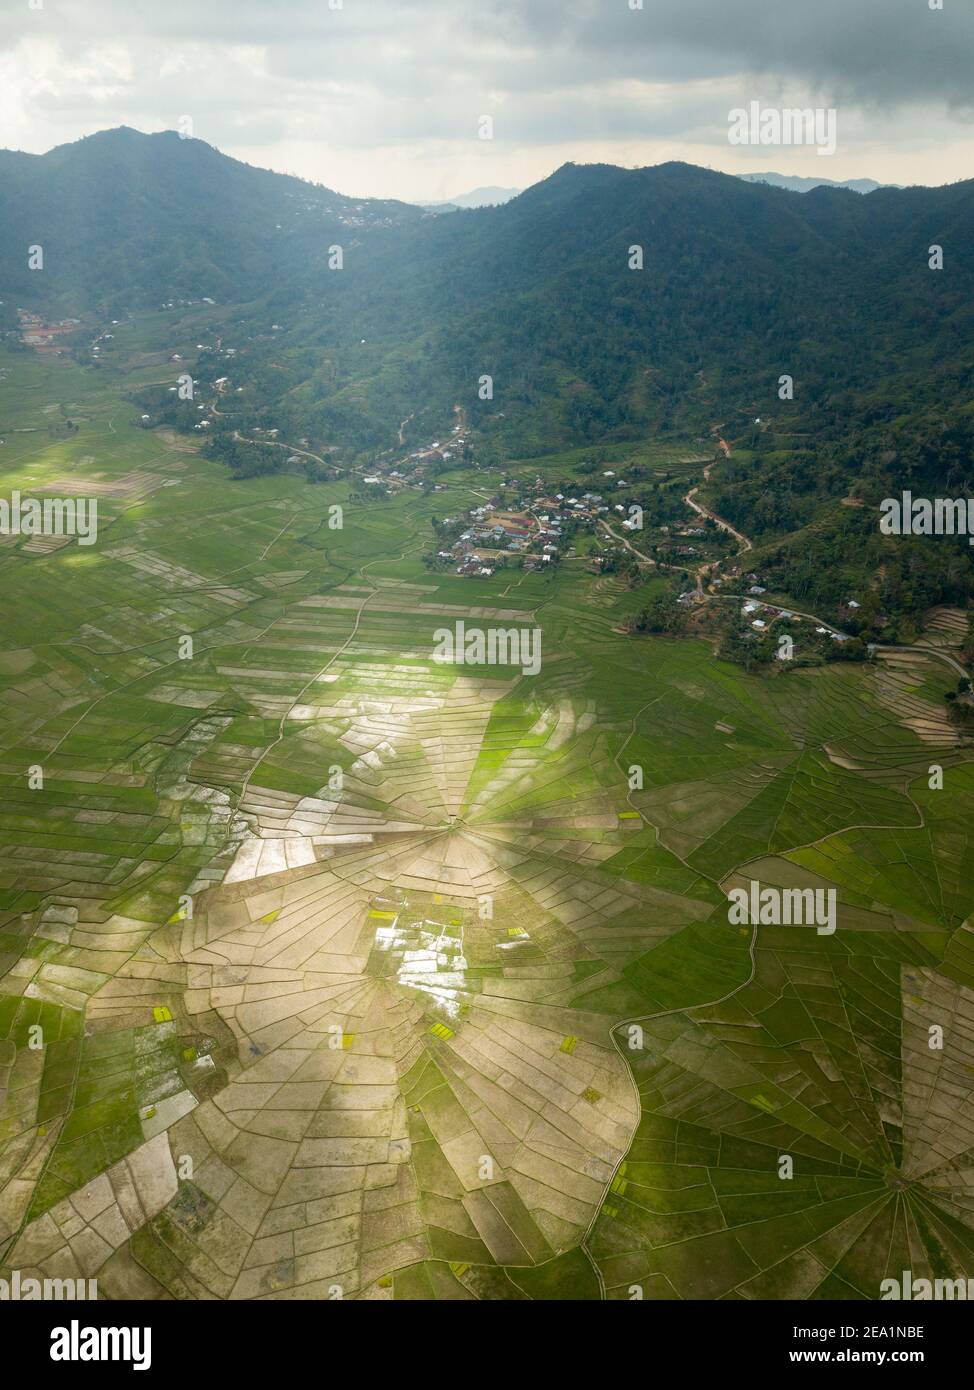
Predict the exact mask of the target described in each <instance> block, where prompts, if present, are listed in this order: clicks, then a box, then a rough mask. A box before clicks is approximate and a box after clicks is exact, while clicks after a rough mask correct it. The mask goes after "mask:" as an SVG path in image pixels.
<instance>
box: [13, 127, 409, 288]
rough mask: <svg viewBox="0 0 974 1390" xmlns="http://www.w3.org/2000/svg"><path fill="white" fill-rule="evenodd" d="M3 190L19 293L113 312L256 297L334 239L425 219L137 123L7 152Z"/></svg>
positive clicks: (313, 259) (317, 257)
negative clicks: (38, 261)
mask: <svg viewBox="0 0 974 1390" xmlns="http://www.w3.org/2000/svg"><path fill="white" fill-rule="evenodd" d="M0 188H2V190H3V197H2V199H0V248H2V254H3V264H4V284H5V287H6V289H7V291H8V292H9V293H11V294H15V295H16V296H17V297H18V300H25V301H27V302H34V301H37V300H43V301H46V302H52V301H54V300H56V299H58V297H61V298H62V299H63V301H64V303H65V306H68V305H70V306H73V307H77V308H83V307H85V306H86V305H88V306H90V305H92V304H99V305H101V306H102V307H103V308H104V310H105V311H106V312H110V311H112V310H115V311H117V310H120V309H122V308H129V307H132V306H134V305H145V304H150V303H151V304H156V303H158V302H159V301H161V300H164V299H168V298H171V297H187V298H190V297H199V296H202V295H208V296H210V297H211V298H214V299H217V300H220V301H227V300H234V301H239V300H241V299H247V298H250V297H252V296H254V295H256V294H259V293H260V292H261V289H262V288H264V287H266V285H267V283H268V280H269V279H273V278H274V277H275V276H277V275H279V274H280V272H281V269H282V268H283V269H284V271H285V273H286V271H287V265H288V264H290V263H294V262H295V261H298V262H301V263H305V264H307V265H308V266H309V267H313V266H315V265H319V264H320V263H321V261H322V259H323V258H324V257H325V256H326V255H327V247H328V245H329V244H331V243H332V242H334V241H335V240H341V239H342V238H347V237H348V236H349V235H358V234H359V233H360V232H361V231H362V230H364V229H365V228H368V227H374V226H381V225H385V226H393V225H401V224H403V223H406V222H408V221H410V220H415V219H417V218H420V217H422V216H423V214H422V212H421V211H420V210H419V209H417V208H413V207H410V206H409V205H408V204H406V203H398V202H394V201H383V200H378V199H369V198H346V197H343V196H342V195H341V194H338V193H335V192H333V191H332V190H331V189H328V188H324V187H322V186H321V185H319V184H311V183H307V182H305V181H304V180H301V179H297V178H292V177H290V176H288V175H285V174H276V173H271V172H270V171H268V170H266V169H255V168H253V167H252V166H250V165H249V164H243V163H241V162H240V161H239V160H236V159H231V158H229V157H227V156H226V155H223V154H221V153H220V152H219V151H217V150H215V149H213V148H212V146H210V145H207V144H205V143H204V142H203V141H202V140H191V139H182V138H181V137H180V136H179V135H177V134H176V133H175V132H173V131H166V132H163V133H161V134H155V135H143V134H141V133H140V132H139V131H135V130H131V129H128V128H127V127H121V128H119V129H117V130H108V131H102V132H100V133H99V134H97V135H91V136H89V137H88V138H86V139H84V140H79V141H77V142H75V143H73V144H70V145H60V146H58V147H57V148H55V149H52V150H50V151H48V153H47V154H44V155H29V154H22V153H19V152H13V151H2V152H0ZM31 245H40V246H42V248H43V253H44V266H43V270H42V271H33V272H31V271H29V270H28V268H27V248H28V246H31ZM285 246H286V247H287V254H286V256H285V255H284V247H285Z"/></svg>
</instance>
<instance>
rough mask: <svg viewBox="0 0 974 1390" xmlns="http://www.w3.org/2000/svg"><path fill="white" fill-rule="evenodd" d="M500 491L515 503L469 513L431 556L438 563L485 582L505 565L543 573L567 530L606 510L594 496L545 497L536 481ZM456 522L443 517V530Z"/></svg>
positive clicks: (496, 501)
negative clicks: (452, 537)
mask: <svg viewBox="0 0 974 1390" xmlns="http://www.w3.org/2000/svg"><path fill="white" fill-rule="evenodd" d="M504 486H505V490H506V492H507V493H508V494H511V495H513V496H516V501H515V502H513V503H512V502H510V501H508V500H506V499H505V498H502V497H500V496H498V497H494V498H493V499H491V500H490V501H488V502H485V503H484V504H483V506H480V507H474V508H472V509H471V510H470V511H469V512H467V514H466V516H465V517H464V518H463V522H462V523H461V524H463V525H464V526H465V528H466V529H465V530H463V531H462V532H461V534H460V535H459V536H458V538H457V539H456V541H454V543H453V544H452V546H451V547H450V549H448V550H447V549H441V550H439V551H438V552H437V555H438V558H439V559H441V560H453V561H455V562H456V572H457V574H462V575H479V576H483V577H489V576H490V575H492V574H493V573H494V570H495V569H496V568H497V566H498V565H502V564H508V563H511V562H516V563H517V564H518V565H519V566H520V567H521V568H522V569H526V570H540V569H543V568H544V566H545V565H549V564H550V563H551V562H552V560H554V558H555V557H556V556H557V555H558V554H559V553H560V552H561V551H562V550H563V549H564V548H565V546H566V544H567V533H568V528H569V527H570V526H574V525H577V524H578V523H579V522H583V523H584V522H589V523H593V524H594V521H595V519H596V517H597V516H598V515H599V514H600V513H602V512H607V511H608V510H609V508H608V507H607V506H606V505H605V504H604V503H603V500H602V497H601V496H600V494H598V493H595V492H586V493H583V494H582V495H581V496H580V497H566V496H565V495H564V494H563V493H560V492H558V493H554V494H549V493H548V492H547V491H546V489H545V485H544V484H543V483H542V480H541V479H540V478H538V479H536V481H535V484H534V486H533V488H532V487H530V486H529V487H527V488H525V487H523V486H522V485H521V484H520V483H519V481H518V480H517V479H508V480H507V482H506V483H505V485H504ZM457 522H458V519H456V518H451V517H447V518H446V519H445V521H444V523H443V525H444V527H446V528H449V527H450V526H451V525H456V524H457Z"/></svg>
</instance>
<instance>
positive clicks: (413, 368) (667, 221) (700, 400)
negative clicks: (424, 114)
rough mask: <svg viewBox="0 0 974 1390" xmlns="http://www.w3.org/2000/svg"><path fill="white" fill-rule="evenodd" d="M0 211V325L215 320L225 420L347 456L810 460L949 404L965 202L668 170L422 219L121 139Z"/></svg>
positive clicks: (31, 162) (960, 369)
mask: <svg viewBox="0 0 974 1390" xmlns="http://www.w3.org/2000/svg"><path fill="white" fill-rule="evenodd" d="M0 189H2V191H3V197H2V199H0V207H2V209H3V211H2V213H0V258H2V262H3V265H4V283H5V285H7V286H8V287H9V291H10V293H12V294H15V295H16V296H17V297H18V299H17V302H21V299H23V302H33V303H42V304H43V303H50V304H55V305H59V306H63V305H64V304H66V303H68V302H70V303H72V304H75V305H76V306H78V307H79V308H80V309H83V310H85V311H86V312H87V313H88V314H89V315H94V316H95V317H96V318H97V316H98V315H104V314H106V313H108V312H112V316H115V317H117V316H118V314H119V311H120V310H122V309H126V310H130V309H132V308H133V307H138V306H141V305H153V306H157V305H158V304H159V302H160V301H161V300H164V299H169V298H172V297H173V296H177V295H178V296H181V297H186V298H191V297H199V296H202V295H208V296H210V297H211V298H213V299H216V300H217V301H219V302H220V303H221V304H225V305H229V306H232V307H233V313H234V325H235V328H234V341H235V344H236V348H237V354H236V360H235V363H234V371H235V374H236V377H237V379H238V381H243V382H249V383H250V384H251V385H252V387H253V388H254V389H252V390H250V391H247V392H245V393H243V394H244V400H245V401H246V405H244V404H243V403H241V404H240V406H239V410H240V411H241V412H244V411H245V412H246V415H241V417H240V420H241V422H242V423H259V424H262V425H269V424H272V423H273V424H274V425H277V426H279V427H281V428H282V429H284V428H286V429H287V430H289V431H290V430H296V431H297V432H298V434H299V435H305V434H309V432H310V433H313V434H314V435H315V437H316V438H317V439H319V440H324V441H327V442H329V443H334V444H337V445H339V446H340V447H341V448H343V449H347V450H352V451H367V450H372V449H376V448H386V447H391V446H393V445H394V444H395V443H396V440H397V431H398V422H399V421H400V420H404V419H406V418H407V417H412V421H413V423H412V425H411V427H410V428H411V430H412V431H413V433H414V437H421V432H422V431H423V430H425V429H429V430H430V431H436V430H439V429H441V428H442V427H443V425H444V423H445V422H447V421H448V420H450V419H451V418H452V411H453V407H454V405H456V404H460V405H461V406H462V407H463V408H464V409H465V411H466V412H467V416H468V418H469V420H470V422H471V424H472V425H473V426H474V427H475V428H477V429H478V431H479V432H480V436H481V439H482V442H483V447H484V449H485V451H486V452H487V453H488V455H489V454H490V453H491V452H493V453H495V454H497V455H510V454H511V453H515V454H518V453H520V454H522V455H523V454H526V453H541V452H545V451H551V450H552V449H555V448H561V447H564V446H570V445H577V444H586V443H589V442H593V441H599V440H603V441H604V440H613V439H616V440H620V439H626V438H638V437H642V436H645V435H646V434H647V433H652V432H660V431H675V430H680V431H687V430H692V431H694V432H695V433H699V432H700V430H701V429H706V428H709V426H710V425H711V424H713V423H715V422H720V421H725V420H731V421H736V422H738V423H739V424H740V426H741V427H742V428H743V427H744V426H745V425H746V426H747V427H748V428H750V421H751V419H752V418H757V417H761V418H763V419H764V420H765V422H767V420H768V419H769V418H774V417H792V418H795V417H798V416H800V417H801V419H802V426H801V428H802V430H804V431H805V432H806V433H807V431H808V430H810V429H814V430H815V431H817V432H818V435H819V437H824V435H823V432H825V433H828V432H833V433H835V432H839V431H842V430H846V431H848V429H849V428H850V427H851V426H852V425H854V424H857V423H859V422H862V421H869V420H877V421H881V420H884V419H888V420H892V419H895V418H897V417H898V416H901V415H903V414H904V412H906V411H914V412H915V411H917V410H921V409H931V408H938V409H939V408H943V409H947V408H951V407H957V406H958V404H959V403H962V402H964V401H966V400H968V399H969V398H970V383H971V379H972V331H971V330H972V325H974V317H972V316H974V309H972V300H974V294H972V291H974V183H971V182H964V183H958V184H955V185H952V186H947V187H943V188H908V189H895V188H880V189H877V190H876V191H875V192H873V193H871V194H870V195H869V197H868V198H859V197H856V198H851V197H850V196H849V194H848V192H847V191H846V190H844V189H839V188H830V187H818V188H815V189H813V190H812V191H810V192H809V193H807V194H806V195H804V196H803V197H801V198H794V197H791V196H790V195H789V194H788V192H786V191H785V190H783V189H781V188H775V187H771V186H769V185H768V184H766V183H754V182H751V181H748V180H745V179H740V178H737V177H733V176H730V175H726V174H721V173H716V172H713V171H710V170H705V169H700V168H696V167H694V166H692V165H688V164H682V163H668V164H662V165H658V166H656V167H653V168H648V169H620V168H616V167H614V166H611V165H576V164H566V165H564V166H563V167H562V168H560V169H558V170H557V171H556V172H555V173H554V174H552V175H551V176H550V177H549V178H547V179H544V180H543V181H542V182H540V183H538V184H535V185H534V186H533V187H531V188H529V189H527V190H526V191H525V192H523V193H521V194H520V195H519V196H518V197H516V198H514V199H512V200H510V201H508V202H506V203H504V204H501V205H499V206H491V207H483V208H471V209H461V210H459V211H457V212H455V213H451V214H450V215H449V216H438V215H433V214H429V213H424V212H423V211H422V210H421V209H418V208H414V207H411V206H410V205H408V204H404V203H397V202H389V201H380V200H369V199H358V200H356V199H349V198H345V197H343V196H342V195H340V194H337V193H335V192H333V191H332V190H329V189H325V188H321V187H319V186H317V185H312V184H308V183H305V182H303V181H301V180H298V179H293V178H290V177H287V176H284V175H279V174H273V173H269V172H267V171H264V170H259V169H253V168H251V167H250V166H248V165H245V164H242V163H240V162H238V161H236V160H233V159H228V158H227V157H226V156H224V155H222V154H220V153H219V152H218V151H216V150H214V149H212V148H211V147H210V146H208V145H206V144H203V143H202V142H200V141H193V140H188V141H183V140H180V139H179V137H178V136H176V135H174V134H171V133H170V134H165V135H152V136H145V135H140V134H138V133H137V132H135V131H130V130H124V129H123V130H118V131H111V132H105V133H103V134H101V135H98V136H92V137H90V138H89V139H87V140H82V141H79V142H78V143H77V144H74V145H68V146H62V147H60V148H58V149H56V150H52V151H51V152H50V153H49V154H47V155H44V156H32V155H23V154H15V153H5V154H4V155H3V156H2V157H0ZM34 243H41V244H43V246H44V251H45V268H44V271H43V272H33V273H31V272H28V271H27V269H26V255H25V252H26V247H27V246H28V245H30V244H34ZM336 243H337V244H339V245H341V247H342V249H343V257H344V263H343V268H342V271H341V273H330V272H329V268H328V262H329V247H330V246H332V245H334V244H336ZM933 243H938V244H941V245H943V246H944V248H945V254H946V262H945V264H946V268H945V270H943V271H940V272H934V271H931V270H930V269H929V268H928V248H929V247H930V246H931V245H932V244H933ZM632 247H641V248H642V255H643V269H641V270H635V269H631V268H630V259H631V254H632V253H631V251H630V248H632ZM28 296H32V298H31V299H30V300H28V298H27V297H28ZM271 323H279V324H283V325H284V331H282V332H280V333H278V334H276V335H275V337H274V342H275V348H274V354H273V356H274V371H269V370H268V364H267V357H268V353H267V341H268V331H269V327H270V324H271ZM219 365H220V364H209V363H207V362H205V361H204V362H203V363H201V370H202V371H204V372H205V371H207V370H209V369H210V367H211V366H212V368H213V371H214V373H215V374H216V375H219V374H221V373H220V372H219V371H217V367H218V366H219ZM223 365H224V366H225V364H223ZM782 375H789V376H791V377H792V378H793V379H794V383H795V399H794V401H793V402H787V403H782V402H780V401H779V399H778V394H777V388H778V380H779V377H780V376H782ZM486 377H490V378H491V380H492V385H493V395H492V397H491V398H489V399H482V398H481V396H482V392H483V391H485V389H486V388H484V387H482V382H483V379H484V378H486ZM728 428H730V426H728Z"/></svg>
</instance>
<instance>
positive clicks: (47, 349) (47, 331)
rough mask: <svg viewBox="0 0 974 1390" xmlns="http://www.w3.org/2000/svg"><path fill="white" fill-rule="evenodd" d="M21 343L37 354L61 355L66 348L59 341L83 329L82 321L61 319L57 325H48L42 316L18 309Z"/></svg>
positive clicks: (28, 310)
mask: <svg viewBox="0 0 974 1390" xmlns="http://www.w3.org/2000/svg"><path fill="white" fill-rule="evenodd" d="M17 318H18V320H19V323H20V341H21V342H22V343H25V344H26V345H27V347H32V348H34V349H36V351H37V352H43V353H48V354H50V355H52V356H56V355H60V354H61V353H63V352H64V348H63V347H62V346H60V344H59V342H58V340H59V339H60V338H63V337H65V336H66V335H67V334H70V333H77V331H78V329H79V328H80V327H81V320H80V319H59V320H58V321H57V323H46V322H45V321H44V319H43V318H42V317H41V316H40V314H35V313H33V312H32V311H31V310H30V309H18V310H17Z"/></svg>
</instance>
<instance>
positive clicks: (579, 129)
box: [0, 0, 974, 177]
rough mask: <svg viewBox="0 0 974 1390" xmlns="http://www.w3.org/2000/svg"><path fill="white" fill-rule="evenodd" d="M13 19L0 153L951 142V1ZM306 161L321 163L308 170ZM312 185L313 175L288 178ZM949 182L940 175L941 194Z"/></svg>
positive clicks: (963, 112)
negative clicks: (768, 105) (768, 111)
mask: <svg viewBox="0 0 974 1390" xmlns="http://www.w3.org/2000/svg"><path fill="white" fill-rule="evenodd" d="M334 3H336V0H331V3H329V0H287V3H283V4H281V3H278V4H271V3H268V0H207V3H206V4H199V3H198V0H168V3H166V4H160V3H159V2H158V0H44V5H43V8H42V9H40V10H32V9H30V8H29V6H28V4H27V0H16V3H8V5H7V7H6V8H5V9H4V11H3V13H2V14H0V78H3V79H4V86H5V88H6V92H5V95H4V96H2V97H0V113H2V115H3V120H4V124H5V126H6V128H7V138H6V139H5V141H4V143H9V144H11V145H17V146H19V147H21V148H28V149H35V150H40V149H44V148H47V147H48V146H49V145H51V144H53V143H57V142H58V141H60V140H69V139H74V138H76V137H77V136H79V135H81V134H84V133H87V132H89V131H91V130H94V129H98V128H102V127H104V126H110V125H115V124H121V123H125V124H130V125H136V126H139V127H141V128H145V129H159V128H164V127H167V126H173V125H175V123H176V121H177V119H178V118H179V116H180V115H183V114H190V115H192V116H193V118H194V123H195V129H196V133H197V134H198V135H200V136H201V137H202V138H203V139H207V140H210V141H211V142H212V143H214V144H217V145H219V146H221V147H222V148H227V149H230V150H231V151H232V150H234V149H240V148H246V149H247V150H248V151H249V152H250V154H251V155H259V152H260V151H261V150H264V151H266V152H267V162H268V163H273V162H274V152H275V151H281V150H284V149H285V148H287V147H291V148H293V149H297V148H301V149H305V150H306V149H308V148H309V147H315V148H318V149H320V150H322V151H327V152H328V153H329V154H330V155H331V156H333V157H335V158H338V157H339V156H340V155H341V153H342V152H345V153H346V154H347V155H351V154H354V153H355V152H359V153H361V154H363V155H364V154H365V153H366V152H368V151H378V150H380V149H381V150H385V151H389V150H392V149H395V148H397V147H399V148H402V149H408V150H409V151H410V153H411V155H412V156H413V157H415V156H416V152H417V151H419V152H420V157H422V151H423V150H427V151H428V152H429V153H430V155H431V157H432V156H433V155H435V156H436V157H438V158H440V157H442V156H443V153H444V151H445V150H447V149H449V148H450V147H456V148H457V149H458V150H462V149H466V147H467V146H468V145H469V144H470V142H471V141H473V140H475V138H476V121H477V117H478V116H479V115H480V114H481V113H482V112H490V113H491V114H492V115H493V116H494V118H495V122H496V133H497V140H498V142H502V141H505V142H508V144H509V145H516V146H518V147H520V148H524V147H535V148H538V149H541V148H544V147H551V148H552V149H554V148H557V149H559V150H561V149H563V148H564V147H565V146H566V145H570V144H571V143H572V142H582V143H587V144H591V142H593V141H596V142H602V143H603V144H605V143H606V142H608V144H610V145H611V144H612V142H620V141H621V142H630V143H631V142H647V141H655V142H664V143H665V142H679V141H684V142H687V143H688V144H692V145H693V146H694V147H695V148H699V147H706V146H712V147H713V149H714V151H715V157H718V155H717V152H718V151H720V152H721V153H723V154H726V119H727V111H728V109H729V107H730V106H733V105H738V104H743V103H744V102H746V101H747V100H749V99H751V98H752V97H758V98H759V99H762V100H764V101H774V100H776V99H778V100H781V101H783V102H788V103H789V104H792V103H797V102H799V101H802V102H804V101H807V100H811V99H814V100H816V101H818V102H820V103H825V104H830V105H831V104H835V105H838V106H839V107H840V108H841V109H842V111H843V114H844V115H845V114H848V117H849V118H848V119H847V120H845V121H844V129H845V131H846V132H847V134H848V136H849V138H852V139H854V140H857V141H862V142H863V143H864V146H866V145H868V146H870V147H875V146H876V145H877V143H878V144H879V145H882V144H883V143H884V142H885V143H886V145H887V146H888V147H889V146H891V143H892V142H894V141H895V140H897V139H901V138H904V137H906V136H909V138H910V139H911V141H912V143H914V144H915V143H916V142H917V131H918V126H919V128H920V132H921V134H920V143H923V140H924V139H926V140H927V141H928V143H930V144H931V145H937V144H939V145H941V146H943V145H944V144H946V143H949V142H950V141H952V140H957V141H963V142H967V141H968V140H969V139H970V138H971V131H970V128H969V126H970V122H971V120H972V116H974V103H972V98H971V84H970V68H971V58H972V55H974V7H972V6H971V5H970V4H969V3H968V0H944V6H945V8H944V10H943V11H936V10H931V9H930V8H929V4H928V0H852V3H850V0H801V2H799V0H777V2H776V3H775V0H643V4H644V8H643V9H642V10H639V9H635V10H634V9H632V8H630V0H492V2H491V0H343V3H342V6H341V8H340V9H333V8H331V5H332V4H334ZM322 157H324V156H322ZM308 172H309V173H314V170H308ZM967 172H971V171H970V170H968V169H958V170H957V172H956V174H955V175H954V176H955V177H961V176H962V175H964V174H966V173H967Z"/></svg>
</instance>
